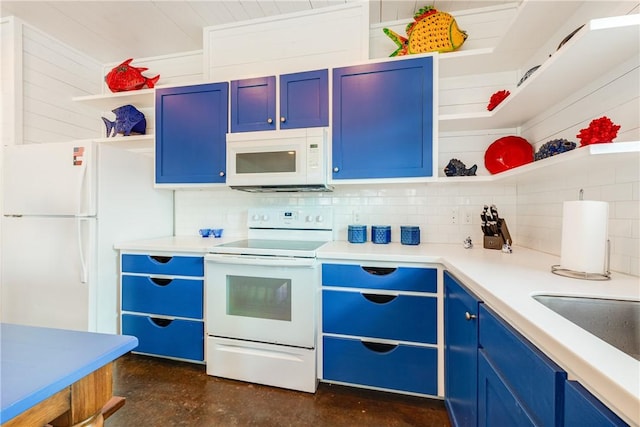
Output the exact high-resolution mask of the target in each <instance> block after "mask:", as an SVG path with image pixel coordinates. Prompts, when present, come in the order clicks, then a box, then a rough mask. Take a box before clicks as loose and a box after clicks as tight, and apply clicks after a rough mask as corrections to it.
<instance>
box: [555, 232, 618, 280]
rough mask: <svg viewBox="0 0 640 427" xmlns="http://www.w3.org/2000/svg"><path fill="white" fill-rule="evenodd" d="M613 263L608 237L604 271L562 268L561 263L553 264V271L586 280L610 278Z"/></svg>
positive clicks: (560, 274) (559, 274)
mask: <svg viewBox="0 0 640 427" xmlns="http://www.w3.org/2000/svg"><path fill="white" fill-rule="evenodd" d="M610 263H611V240H609V239H607V258H606V260H605V271H604V273H587V272H585V271H574V270H570V269H568V268H562V267H561V266H560V265H552V266H551V272H552V273H553V274H557V275H558V276H565V277H571V278H572V279H584V280H610V279H611V271H609V266H610Z"/></svg>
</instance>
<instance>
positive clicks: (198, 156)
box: [156, 82, 229, 184]
mask: <svg viewBox="0 0 640 427" xmlns="http://www.w3.org/2000/svg"><path fill="white" fill-rule="evenodd" d="M228 103H229V84H228V83H227V82H223V83H211V84H202V85H195V86H182V87H173V88H163V89H157V90H156V183H157V184H203V183H204V184H209V183H224V182H225V167H226V159H225V157H226V145H225V144H226V133H227V123H228V117H229V114H228Z"/></svg>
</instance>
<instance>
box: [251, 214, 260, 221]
mask: <svg viewBox="0 0 640 427" xmlns="http://www.w3.org/2000/svg"><path fill="white" fill-rule="evenodd" d="M259 219H260V215H258V214H253V216H252V217H251V221H257V220H259Z"/></svg>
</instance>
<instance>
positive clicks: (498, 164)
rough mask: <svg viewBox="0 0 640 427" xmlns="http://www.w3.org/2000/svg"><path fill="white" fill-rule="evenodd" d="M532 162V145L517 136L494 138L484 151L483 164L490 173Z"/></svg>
mask: <svg viewBox="0 0 640 427" xmlns="http://www.w3.org/2000/svg"><path fill="white" fill-rule="evenodd" d="M531 162H533V147H532V146H531V144H529V141H527V140H526V139H524V138H521V137H519V136H504V137H502V138H499V139H496V140H495V141H494V142H493V143H492V144H491V145H490V146H489V148H487V151H486V152H485V153H484V165H485V167H486V168H487V170H488V171H489V172H491V173H492V174H496V173H500V172H504V171H506V170H508V169H512V168H515V167H518V166H522V165H526V164H527V163H531Z"/></svg>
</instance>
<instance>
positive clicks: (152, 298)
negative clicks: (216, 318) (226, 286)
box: [122, 274, 204, 319]
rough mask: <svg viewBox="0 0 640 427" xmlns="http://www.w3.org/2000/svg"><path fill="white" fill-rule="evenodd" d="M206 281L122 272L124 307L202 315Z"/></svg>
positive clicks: (154, 312) (160, 312) (134, 309)
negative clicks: (129, 274)
mask: <svg viewBox="0 0 640 427" xmlns="http://www.w3.org/2000/svg"><path fill="white" fill-rule="evenodd" d="M203 289H204V285H203V281H202V280H189V279H160V278H155V277H147V276H128V275H126V274H125V275H123V276H122V310H125V311H138V312H143V313H151V314H163V315H165V316H179V317H193V318H195V319H202V313H203Z"/></svg>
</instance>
